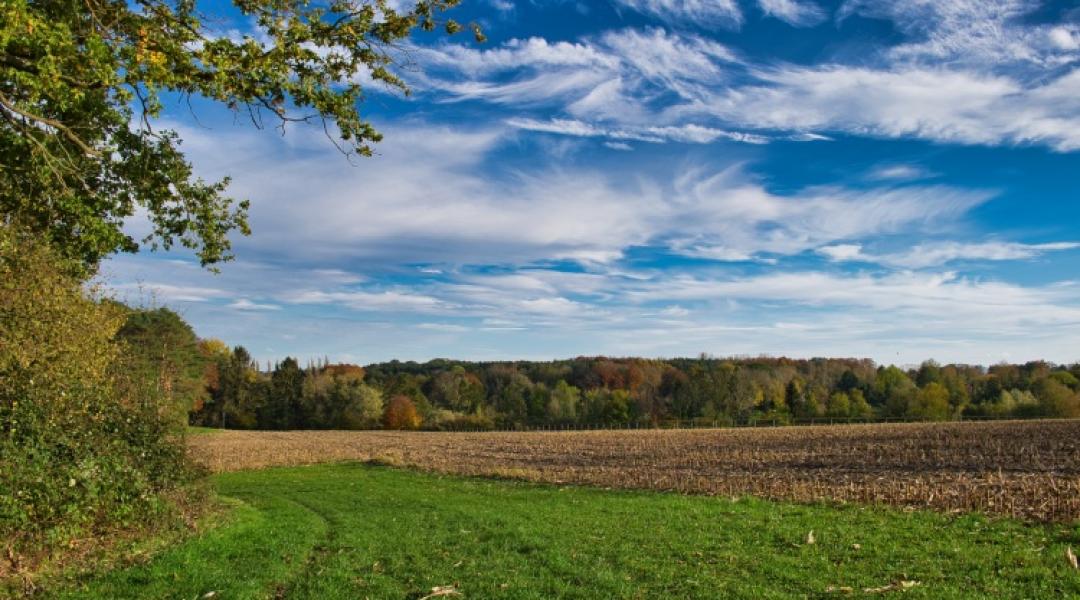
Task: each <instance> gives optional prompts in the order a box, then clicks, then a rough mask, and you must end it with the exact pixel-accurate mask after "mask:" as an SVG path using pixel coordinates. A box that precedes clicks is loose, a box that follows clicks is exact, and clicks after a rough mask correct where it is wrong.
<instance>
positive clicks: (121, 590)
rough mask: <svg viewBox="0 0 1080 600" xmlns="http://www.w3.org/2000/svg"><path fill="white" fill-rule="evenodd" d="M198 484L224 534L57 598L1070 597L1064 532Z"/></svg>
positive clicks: (379, 473) (881, 512) (355, 479)
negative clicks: (222, 514) (227, 511)
mask: <svg viewBox="0 0 1080 600" xmlns="http://www.w3.org/2000/svg"><path fill="white" fill-rule="evenodd" d="M214 482H215V485H216V487H217V489H218V492H219V493H220V494H221V495H222V496H224V497H226V498H229V499H231V500H230V501H231V502H235V503H236V508H235V510H234V511H233V514H232V516H231V518H230V520H229V521H228V523H227V524H226V525H224V526H222V527H219V528H217V529H215V530H212V531H210V532H208V533H206V534H204V535H203V536H201V537H199V538H197V539H194V540H190V541H189V542H187V543H185V544H183V545H181V546H178V547H176V548H173V549H171V550H169V551H167V552H165V553H163V554H161V555H159V556H158V557H156V558H155V559H154V560H153V561H152V562H150V563H148V564H145V565H141V566H137V567H133V568H129V569H126V570H121V571H116V572H113V573H109V574H105V575H103V576H100V577H98V578H96V579H93V580H90V581H87V582H83V583H81V584H80V585H79V586H78V587H73V588H68V591H67V592H65V593H64V594H61V595H60V597H64V598H88V597H89V598H140V599H142V598H192V599H193V598H201V597H203V596H204V595H205V594H207V593H208V592H214V595H213V596H212V597H214V598H226V599H232V598H272V597H287V598H320V599H333V598H378V599H383V598H412V599H419V598H422V597H424V596H425V595H427V594H430V593H431V591H432V588H434V587H436V586H454V587H455V589H456V590H457V591H459V592H460V593H461V594H463V597H465V598H536V599H539V598H803V597H842V596H847V595H849V594H850V595H854V596H863V595H866V592H864V590H865V589H867V588H885V587H886V586H889V585H890V584H896V583H898V582H900V581H908V582H918V584H917V585H914V586H913V587H910V588H908V589H906V590H904V592H903V595H904V597H905V598H972V597H995V598H1001V597H1012V598H1039V597H1046V598H1053V597H1078V596H1080V572H1077V571H1075V570H1073V569H1072V568H1071V567H1070V566H1069V565H1068V563H1067V561H1066V559H1065V547H1066V546H1067V545H1072V547H1073V548H1075V549H1077V550H1080V526H1077V525H1073V526H1071V527H1069V526H1056V527H1044V526H1026V525H1022V524H1019V523H1016V522H1012V521H1003V520H997V521H993V520H987V519H984V518H981V517H976V516H964V517H958V518H950V517H946V516H942V515H938V514H932V513H925V512H912V513H903V512H900V511H895V510H887V509H877V508H873V509H871V508H863V507H855V506H847V507H828V506H801V505H790V504H782V503H773V502H765V501H759V500H739V501H737V502H733V501H731V500H730V499H720V498H707V497H688V496H680V495H674V494H658V493H648V492H622V491H605V490H599V489H588V488H559V487H553V486H539V485H532V484H521V483H512V482H503V481H491V480H478V479H461V478H455V477H439V476H433V475H424V474H419V473H414V472H408V471H399V470H394V469H387V468H379V467H370V466H361V465H331V466H318V467H301V468H287V469H273V470H265V471H254V472H238V473H229V474H223V475H217V476H215V477H214ZM811 530H813V537H814V543H812V544H811V543H808V534H809V533H810V531H811ZM844 588H851V590H853V591H852V592H850V593H849V592H847V591H846V590H845V589H844ZM830 589H832V590H833V591H831V592H830V591H829V590H830ZM894 593H899V591H897V590H896V589H889V590H881V591H879V592H876V593H874V594H873V595H874V596H877V595H880V594H886V595H891V594H894ZM449 597H451V598H452V597H455V596H449Z"/></svg>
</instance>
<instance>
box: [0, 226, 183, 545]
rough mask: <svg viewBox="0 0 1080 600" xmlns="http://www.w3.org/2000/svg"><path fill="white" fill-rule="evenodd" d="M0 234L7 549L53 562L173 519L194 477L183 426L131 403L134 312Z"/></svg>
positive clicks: (36, 247) (0, 404) (2, 528)
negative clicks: (52, 556) (63, 549)
mask: <svg viewBox="0 0 1080 600" xmlns="http://www.w3.org/2000/svg"><path fill="white" fill-rule="evenodd" d="M77 273H78V269H77V268H70V267H69V265H68V264H67V263H65V262H63V261H62V260H61V259H59V258H58V257H57V255H56V254H55V253H54V252H52V251H51V250H50V249H48V248H46V247H45V246H43V245H42V244H41V243H40V242H38V241H35V240H34V239H32V238H30V237H29V236H25V235H21V234H19V233H17V232H15V231H13V230H12V229H11V228H10V227H7V226H2V225H0V466H2V468H0V540H3V542H2V543H3V544H4V545H5V546H7V548H5V550H7V551H11V552H13V553H15V554H16V555H18V554H21V553H34V552H39V551H49V550H51V549H53V548H57V547H60V546H61V545H63V544H66V543H69V542H71V541H72V540H74V539H77V538H82V537H88V536H90V535H94V534H96V533H99V532H101V531H103V530H107V529H111V528H116V527H127V526H133V525H137V524H142V523H145V522H147V520H148V518H149V517H151V516H153V515H160V514H162V511H164V510H167V508H168V506H169V505H168V503H167V502H166V501H164V500H163V499H162V498H163V497H164V496H163V493H166V492H169V491H172V490H175V489H177V487H178V486H179V485H181V484H182V483H183V482H185V481H187V480H188V479H189V478H190V477H191V475H192V472H191V470H190V468H189V467H188V465H187V462H186V459H185V455H184V449H183V445H182V440H181V439H180V437H179V436H180V435H181V433H180V431H181V430H179V429H178V427H177V424H176V423H175V422H174V421H171V420H169V419H168V418H166V417H164V416H162V415H164V414H166V412H164V411H160V410H159V407H157V406H155V402H153V401H149V400H148V399H147V398H145V397H140V398H135V397H131V395H129V394H125V393H123V391H122V390H124V389H134V388H133V387H132V386H130V385H127V386H125V385H122V383H123V380H122V373H123V371H124V365H125V362H126V360H125V356H124V354H123V348H124V346H123V345H122V344H120V343H119V342H117V340H116V333H117V331H118V330H119V328H120V327H121V325H122V324H123V322H124V318H125V311H124V310H123V307H121V306H119V305H117V304H116V303H113V302H108V301H102V300H100V297H99V294H98V293H97V292H96V291H95V290H94V289H92V288H89V287H86V286H84V285H83V284H82V282H81V281H80V280H79V278H78V277H77Z"/></svg>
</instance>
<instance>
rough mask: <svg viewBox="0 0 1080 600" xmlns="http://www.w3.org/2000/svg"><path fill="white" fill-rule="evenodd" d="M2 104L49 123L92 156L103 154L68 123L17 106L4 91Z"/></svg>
mask: <svg viewBox="0 0 1080 600" xmlns="http://www.w3.org/2000/svg"><path fill="white" fill-rule="evenodd" d="M0 106H3V107H4V108H6V109H7V110H9V111H11V112H13V113H15V114H17V115H19V116H20V117H23V118H24V119H29V120H31V121H34V122H36V123H41V124H42V125H48V126H49V127H52V128H53V129H55V130H57V131H59V132H60V133H62V134H64V137H66V138H67V139H68V140H69V141H70V142H71V143H73V144H75V145H76V146H78V147H79V149H80V150H82V151H83V152H84V153H86V154H88V155H90V156H101V154H100V153H99V152H98V151H97V150H95V149H93V148H91V147H90V146H89V145H88V144H87V143H86V142H84V141H83V140H82V138H80V137H79V135H78V134H76V133H75V132H74V131H72V130H71V128H70V127H68V126H67V125H64V124H63V123H61V122H60V121H57V120H56V119H50V118H48V117H39V116H37V115H35V114H33V113H28V112H26V111H24V110H22V109H20V108H19V107H18V106H15V103H14V102H12V101H10V100H8V98H7V96H5V95H4V94H2V93H0Z"/></svg>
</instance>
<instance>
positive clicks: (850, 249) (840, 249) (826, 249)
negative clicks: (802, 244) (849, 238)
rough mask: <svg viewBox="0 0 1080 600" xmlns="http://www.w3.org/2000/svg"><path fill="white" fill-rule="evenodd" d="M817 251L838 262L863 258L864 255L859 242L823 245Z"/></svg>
mask: <svg viewBox="0 0 1080 600" xmlns="http://www.w3.org/2000/svg"><path fill="white" fill-rule="evenodd" d="M817 252H818V253H819V254H821V255H823V256H826V257H828V258H829V260H832V261H836V262H844V261H850V260H863V259H864V258H863V257H864V255H863V253H862V246H860V245H859V244H835V245H833V246H822V247H821V248H818V249H817Z"/></svg>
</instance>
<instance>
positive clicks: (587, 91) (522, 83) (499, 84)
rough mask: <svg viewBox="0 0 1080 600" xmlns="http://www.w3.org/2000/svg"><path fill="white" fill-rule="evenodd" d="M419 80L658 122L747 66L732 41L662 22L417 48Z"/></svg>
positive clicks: (499, 99)
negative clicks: (662, 110) (658, 113)
mask: <svg viewBox="0 0 1080 600" xmlns="http://www.w3.org/2000/svg"><path fill="white" fill-rule="evenodd" d="M416 53H417V54H419V55H422V59H423V62H424V64H425V65H426V67H427V68H426V70H425V71H424V72H420V73H417V74H415V78H416V80H417V82H416V83H417V86H418V87H420V88H426V89H429V90H439V91H441V92H443V93H448V94H450V98H449V99H452V100H465V99H479V100H484V101H487V102H493V103H497V104H504V105H513V106H515V107H516V108H518V109H520V108H523V107H535V106H559V107H562V108H564V109H565V110H566V112H568V113H569V114H571V115H573V116H576V117H579V118H586V117H587V118H590V119H611V120H615V121H618V122H620V123H630V122H634V123H637V124H638V125H639V126H644V125H645V124H646V123H653V122H654V120H653V119H652V118H651V115H652V114H653V113H654V112H655V111H654V110H653V109H651V108H650V106H652V105H653V104H656V103H661V104H665V103H667V102H668V101H670V97H671V96H674V97H676V98H680V99H682V101H702V100H703V99H705V98H706V97H708V95H709V89H708V88H709V86H715V85H720V84H722V83H723V82H725V81H727V79H728V78H729V76H730V74H731V71H732V70H733V69H736V68H737V66H738V64H739V62H740V61H739V59H738V57H737V56H736V55H735V54H734V53H733V52H732V51H731V50H730V49H728V48H727V47H726V46H724V45H722V44H719V43H717V42H715V41H712V40H709V39H706V38H703V37H701V36H697V35H688V34H675V33H669V32H667V31H665V30H663V29H659V28H647V29H642V30H638V29H630V28H627V29H620V30H615V31H609V32H606V33H603V34H601V35H598V36H595V37H591V38H588V39H586V40H583V41H581V42H576V43H571V42H554V43H552V42H548V41H546V40H543V39H541V38H530V39H526V40H518V39H515V40H510V41H508V42H506V43H505V44H503V46H501V47H499V48H493V49H488V50H477V49H475V48H471V47H465V46H460V45H443V46H438V47H422V48H417V49H416Z"/></svg>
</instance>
